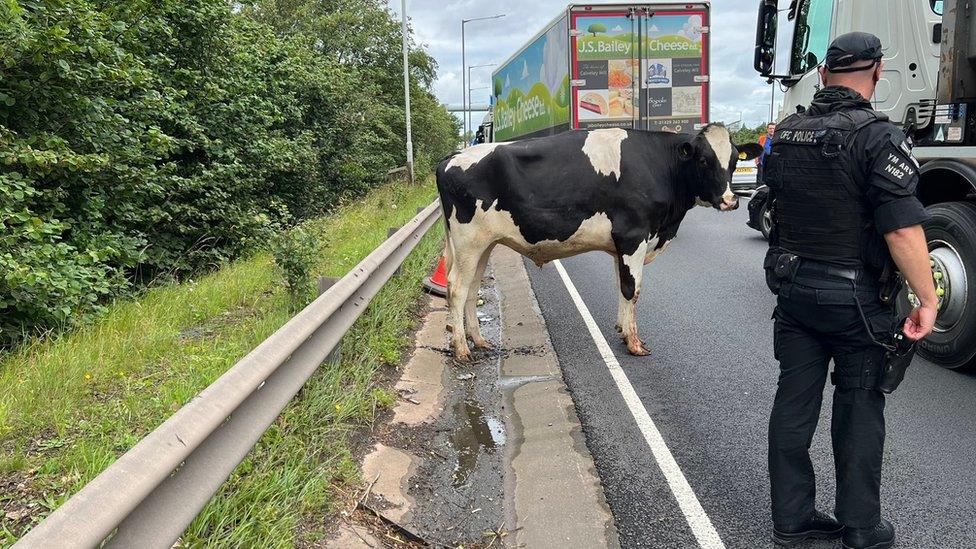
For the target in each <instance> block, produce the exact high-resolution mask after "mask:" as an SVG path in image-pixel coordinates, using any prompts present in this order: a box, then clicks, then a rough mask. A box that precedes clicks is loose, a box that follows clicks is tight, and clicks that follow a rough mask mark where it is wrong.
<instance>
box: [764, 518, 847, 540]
mask: <svg viewBox="0 0 976 549" xmlns="http://www.w3.org/2000/svg"><path fill="white" fill-rule="evenodd" d="M843 531H844V526H843V525H842V524H841V523H839V522H837V519H835V518H834V517H832V516H830V515H828V514H825V513H821V512H820V511H814V513H813V518H811V519H810V520H809V521H807V522H806V523H804V524H800V525H798V526H792V527H780V526H773V542H774V543H776V544H777V545H782V546H784V547H790V546H793V545H796V544H797V543H800V542H803V541H806V540H809V539H837V538H839V537H840V535H841V533H842V532H843Z"/></svg>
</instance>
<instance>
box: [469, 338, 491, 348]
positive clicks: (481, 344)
mask: <svg viewBox="0 0 976 549" xmlns="http://www.w3.org/2000/svg"><path fill="white" fill-rule="evenodd" d="M471 342H472V343H474V346H475V348H478V349H491V343H488V340H487V339H485V338H483V337H481V336H478V337H472V338H471Z"/></svg>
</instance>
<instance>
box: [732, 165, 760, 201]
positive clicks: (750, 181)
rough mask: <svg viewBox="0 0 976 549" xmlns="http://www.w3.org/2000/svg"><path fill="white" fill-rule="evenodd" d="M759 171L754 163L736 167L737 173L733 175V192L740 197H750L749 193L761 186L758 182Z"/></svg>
mask: <svg viewBox="0 0 976 549" xmlns="http://www.w3.org/2000/svg"><path fill="white" fill-rule="evenodd" d="M758 171H759V170H758V169H757V168H756V167H755V166H753V165H752V162H748V163H746V162H741V163H739V165H738V166H736V167H735V173H733V174H732V192H734V193H736V194H738V195H739V196H749V195H748V194H747V193H748V192H750V191H753V190H755V189H756V187H758V186H759V183H757V182H756V179H757V175H758Z"/></svg>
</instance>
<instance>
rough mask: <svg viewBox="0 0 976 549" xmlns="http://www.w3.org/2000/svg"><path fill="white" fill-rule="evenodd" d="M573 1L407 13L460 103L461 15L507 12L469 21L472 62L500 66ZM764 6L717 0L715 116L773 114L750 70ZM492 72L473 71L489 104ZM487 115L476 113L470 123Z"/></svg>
mask: <svg viewBox="0 0 976 549" xmlns="http://www.w3.org/2000/svg"><path fill="white" fill-rule="evenodd" d="M577 3H583V2H580V1H579V0H577ZM594 3H605V2H594ZM568 4H569V1H568V0H491V1H484V0H482V1H475V0H447V1H440V0H407V14H408V16H409V18H410V22H411V25H412V26H413V29H414V32H415V35H416V38H417V41H418V42H419V43H420V44H421V45H422V46H423V47H424V48H425V49H426V50H427V51H428V53H430V54H431V55H432V56H433V57H434V58H435V59H436V60H437V63H438V67H439V68H438V77H437V81H436V82H435V84H434V93H435V94H436V95H437V97H438V98H439V99H440V101H441V102H442V103H447V104H452V103H454V104H460V103H461V88H462V86H461V19H462V18H463V19H472V18H475V17H484V16H491V15H496V14H500V13H504V14H505V17H502V18H500V19H492V20H487V21H474V22H470V23H467V24H466V25H465V44H466V52H465V62H466V64H467V65H468V66H472V65H482V64H488V63H501V62H503V61H505V60H506V59H508V58H509V57H510V56H511V55H512V54H513V53H515V51H516V50H517V49H518V48H519V47H521V46H522V45H523V44H524V43H525V42H526V41H527V40H528V39H529V38H531V37H532V36H534V35H535V34H536V33H537V32H539V31H540V30H542V28H543V27H544V26H545V25H546V24H547V23H549V22H550V21H551V20H552V19H553V18H555V17H556V15H557V14H558V13H561V10H565V9H566V6H567V5H568ZM758 4H759V3H758V2H756V1H755V0H712V15H711V19H712V20H711V29H712V37H711V39H712V43H711V44H712V51H711V61H712V67H711V83H712V89H711V120H712V121H716V122H718V121H721V122H727V123H731V122H735V121H737V120H739V117H740V113H741V116H742V119H743V120H744V121H745V123H746V124H747V125H750V126H752V125H757V124H760V123H763V122H765V121H766V120H767V119H768V118H769V102H770V99H771V93H772V89H771V86H770V85H769V84H766V83H765V81H764V80H763V79H761V78H760V77H759V75H758V74H756V72H755V71H754V70H753V68H752V60H753V50H754V44H755V35H756V10H757V9H758ZM390 9H391V10H393V11H394V12H395V13H396V14H397V15H398V16H399V13H400V0H390ZM492 70H494V67H482V68H474V69H471V76H472V83H471V88H472V92H471V98H472V103H473V104H477V103H488V97H489V95H490V94H491V90H490V89H489V85H490V84H491V71H492ZM478 88H481V89H478ZM776 95H777V103H778V102H779V99H780V98H781V97H782V94H781V92H780V91H779V90H777V91H776ZM481 118H482V116H481V115H480V114H478V115H475V114H472V122H474V121H476V120H477V121H480V120H481ZM474 125H475V126H477V124H476V123H475V124H474Z"/></svg>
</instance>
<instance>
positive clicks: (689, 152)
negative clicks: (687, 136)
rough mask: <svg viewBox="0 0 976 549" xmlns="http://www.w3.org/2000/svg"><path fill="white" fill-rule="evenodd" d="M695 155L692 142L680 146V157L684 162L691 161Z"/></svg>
mask: <svg viewBox="0 0 976 549" xmlns="http://www.w3.org/2000/svg"><path fill="white" fill-rule="evenodd" d="M694 155H695V146H694V145H692V144H691V141H685V142H684V143H682V144H680V145H678V157H679V158H681V159H682V160H690V159H691V157H692V156H694Z"/></svg>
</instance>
